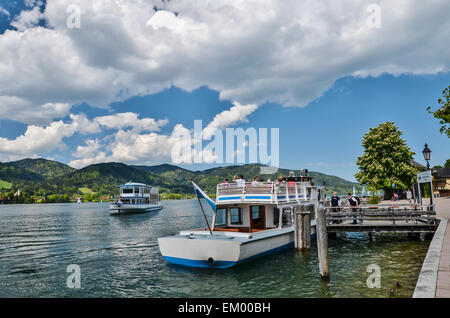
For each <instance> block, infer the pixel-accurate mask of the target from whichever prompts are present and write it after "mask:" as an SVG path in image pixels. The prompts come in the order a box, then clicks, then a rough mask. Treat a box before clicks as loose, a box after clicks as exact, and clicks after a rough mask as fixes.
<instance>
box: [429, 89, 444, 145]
mask: <svg viewBox="0 0 450 318" xmlns="http://www.w3.org/2000/svg"><path fill="white" fill-rule="evenodd" d="M442 94H443V95H444V97H443V98H439V99H438V104H439V105H440V108H439V109H438V110H436V111H432V110H431V107H428V108H427V109H428V112H429V113H430V114H433V115H434V117H435V118H437V119H439V123H440V124H441V134H444V133H445V134H447V136H448V137H449V138H450V86H449V87H447V88H446V89H444V90H443V91H442Z"/></svg>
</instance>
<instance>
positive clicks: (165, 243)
mask: <svg viewBox="0 0 450 318" xmlns="http://www.w3.org/2000/svg"><path fill="white" fill-rule="evenodd" d="M158 244H159V249H160V251H161V254H162V256H163V258H164V259H165V260H166V261H167V262H168V263H170V264H176V265H183V266H188V267H195V268H229V267H232V266H234V265H236V264H237V262H238V261H239V256H240V245H241V243H240V242H239V241H236V240H234V238H233V237H224V236H216V235H214V234H213V235H179V236H170V237H162V238H159V239H158Z"/></svg>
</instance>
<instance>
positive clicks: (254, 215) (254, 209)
mask: <svg viewBox="0 0 450 318" xmlns="http://www.w3.org/2000/svg"><path fill="white" fill-rule="evenodd" d="M252 219H253V220H257V219H259V206H252Z"/></svg>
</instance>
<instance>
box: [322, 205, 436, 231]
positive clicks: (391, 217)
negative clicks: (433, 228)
mask: <svg viewBox="0 0 450 318" xmlns="http://www.w3.org/2000/svg"><path fill="white" fill-rule="evenodd" d="M324 208H325V209H326V211H327V213H326V216H327V223H328V224H341V223H342V221H345V220H346V221H348V220H351V221H356V222H357V223H359V224H363V223H365V222H366V221H368V222H370V221H377V222H380V221H381V222H385V223H386V222H392V225H393V226H395V225H398V224H399V223H402V224H405V223H414V224H437V219H436V212H435V211H434V209H429V207H428V206H423V205H415V204H377V205H361V206H358V207H353V206H348V205H346V206H337V207H331V206H325V207H324Z"/></svg>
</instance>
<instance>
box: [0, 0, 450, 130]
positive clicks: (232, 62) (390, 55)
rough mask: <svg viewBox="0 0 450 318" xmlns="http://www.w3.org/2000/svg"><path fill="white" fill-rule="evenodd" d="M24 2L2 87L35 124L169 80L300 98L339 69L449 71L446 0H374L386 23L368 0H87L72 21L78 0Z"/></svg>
mask: <svg viewBox="0 0 450 318" xmlns="http://www.w3.org/2000/svg"><path fill="white" fill-rule="evenodd" d="M28 2H29V4H30V6H33V5H34V7H33V9H32V10H31V11H24V12H22V13H21V15H20V16H19V18H18V19H17V21H15V23H16V24H17V28H18V30H17V31H6V32H5V33H4V34H2V35H0V52H2V55H1V56H0V72H1V74H2V77H1V78H0V96H1V97H2V98H3V99H5V98H9V99H10V100H9V102H8V103H4V104H2V112H3V113H13V112H12V110H15V109H17V108H18V107H19V108H21V109H22V110H23V112H24V113H25V115H23V116H15V115H14V114H12V115H11V119H13V120H17V121H21V122H25V123H29V124H48V123H50V122H51V119H50V117H52V116H53V117H54V119H58V118H61V116H62V115H63V113H67V109H66V108H64V112H62V111H61V109H58V108H55V109H53V110H51V109H50V110H51V111H48V112H47V115H46V116H44V117H42V116H39V115H38V114H39V113H40V112H41V110H42V109H43V107H44V106H43V105H48V104H54V105H66V104H69V105H76V104H80V103H82V102H87V103H89V104H91V105H93V106H96V107H108V105H109V104H110V103H111V102H114V101H122V100H125V99H127V98H129V97H131V96H136V95H146V94H152V93H156V92H159V91H161V90H163V89H165V88H168V87H170V86H172V85H175V86H178V87H180V88H182V89H185V90H187V91H191V90H193V89H195V88H198V87H200V86H203V85H207V86H208V87H210V88H211V89H214V90H217V91H219V92H220V97H221V98H222V99H229V100H236V101H239V102H240V103H242V104H261V103H264V102H267V101H270V102H277V103H281V104H283V105H285V106H305V105H306V104H307V103H308V102H310V101H312V100H314V99H316V98H318V97H320V96H321V95H322V94H323V93H324V92H325V91H326V90H327V89H329V88H330V87H331V86H332V85H333V83H334V82H335V81H336V79H338V78H341V77H344V76H369V75H373V76H378V75H379V74H381V73H383V72H388V73H391V74H395V75H397V74H403V73H412V74H430V73H436V72H440V71H449V64H450V51H449V50H448V48H447V43H446V41H443V39H447V38H449V37H450V21H449V19H448V18H447V16H446V14H447V12H449V11H450V2H449V1H447V0H434V1H421V2H418V1H413V0H410V1H408V0H378V1H376V3H377V4H379V5H380V6H381V14H382V25H381V28H380V29H372V28H369V27H368V25H367V19H368V17H369V15H370V13H368V12H367V11H366V9H367V7H368V5H369V4H371V3H373V2H374V1H373V0H342V1H324V0H323V1H312V0H311V1H310V0H307V1H297V0H286V1H270V0H263V1H261V0H216V1H209V0H197V1H191V0H174V1H161V0H154V1H135V0H120V1H119V0H97V1H90V0H80V1H77V3H79V4H80V7H81V21H82V27H81V28H80V29H70V28H68V27H67V24H66V21H67V18H68V15H69V14H68V13H67V8H68V5H70V4H72V3H73V1H72V0H58V1H56V0H48V1H47V3H46V8H45V11H44V12H42V13H41V14H42V16H40V14H38V10H37V9H36V8H37V6H38V2H37V1H33V0H30V1H28ZM154 7H158V8H160V9H161V8H164V9H165V10H158V11H155V10H154ZM175 13H176V14H175ZM40 18H45V20H46V23H47V25H48V27H49V28H41V27H34V25H35V24H36V21H37V19H40ZM33 110H35V114H36V115H34V116H33Z"/></svg>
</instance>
